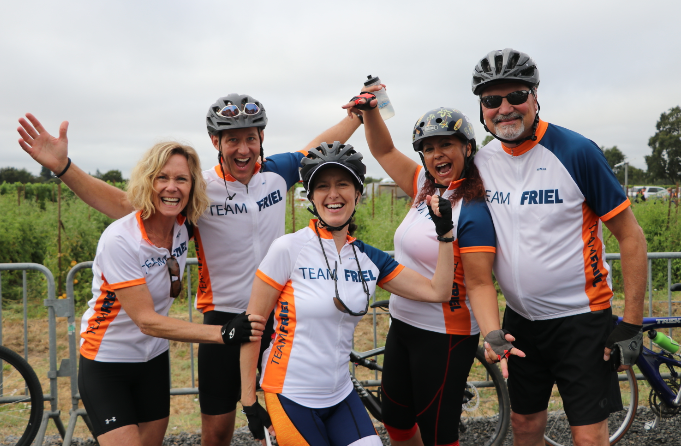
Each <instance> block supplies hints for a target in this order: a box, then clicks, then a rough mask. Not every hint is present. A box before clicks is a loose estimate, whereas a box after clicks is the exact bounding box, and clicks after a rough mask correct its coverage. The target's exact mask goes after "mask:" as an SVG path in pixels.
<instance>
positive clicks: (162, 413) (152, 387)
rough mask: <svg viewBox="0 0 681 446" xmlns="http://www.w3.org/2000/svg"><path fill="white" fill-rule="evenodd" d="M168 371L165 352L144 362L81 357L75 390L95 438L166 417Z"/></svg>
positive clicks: (168, 410)
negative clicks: (103, 360)
mask: <svg viewBox="0 0 681 446" xmlns="http://www.w3.org/2000/svg"><path fill="white" fill-rule="evenodd" d="M169 371H170V369H169V364H168V351H167V350H166V351H165V352H164V353H161V354H160V355H158V356H157V357H155V358H153V359H151V360H149V361H147V362H100V361H93V360H92V359H87V358H85V357H83V356H81V357H80V369H79V371H78V390H79V391H80V397H81V399H82V400H83V405H84V406H85V410H86V411H87V414H88V416H89V418H90V422H91V423H92V429H93V431H94V432H93V434H94V435H95V437H99V436H100V435H102V434H105V433H107V432H109V431H112V430H114V429H117V428H119V427H123V426H128V425H132V424H139V423H146V422H149V421H156V420H160V419H163V418H167V417H168V416H169V415H170V374H169Z"/></svg>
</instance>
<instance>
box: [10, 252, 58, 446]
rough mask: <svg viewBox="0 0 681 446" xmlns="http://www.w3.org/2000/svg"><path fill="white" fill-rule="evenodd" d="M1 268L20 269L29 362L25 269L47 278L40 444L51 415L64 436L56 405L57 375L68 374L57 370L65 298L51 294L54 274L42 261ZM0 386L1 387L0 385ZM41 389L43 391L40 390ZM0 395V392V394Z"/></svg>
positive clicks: (25, 355)
mask: <svg viewBox="0 0 681 446" xmlns="http://www.w3.org/2000/svg"><path fill="white" fill-rule="evenodd" d="M2 271H22V291H23V302H22V303H23V312H24V314H23V317H24V321H23V322H24V359H25V360H26V361H27V362H28V320H27V308H28V302H27V286H26V271H39V272H41V273H43V275H44V276H45V279H46V281H47V299H45V300H44V301H43V303H44V305H45V306H46V307H47V310H48V336H49V358H50V370H49V371H48V372H47V377H48V378H49V380H50V393H49V394H44V395H43V401H49V402H50V410H45V411H44V412H43V419H42V420H41V421H40V429H39V430H38V435H37V436H36V439H35V444H37V445H42V444H43V439H44V438H45V431H46V430H47V423H48V422H49V421H50V419H52V420H54V424H55V425H56V426H57V430H58V431H59V434H60V435H61V436H62V437H64V433H65V431H64V424H63V423H62V421H61V418H60V412H59V407H58V402H59V399H58V398H59V395H58V393H57V377H60V376H68V375H67V374H66V373H67V372H68V371H67V370H64V371H62V369H61V368H60V369H59V370H57V319H56V318H57V317H59V316H62V315H63V314H62V313H63V309H64V307H65V305H64V304H65V302H64V301H60V300H57V299H55V298H54V295H55V294H54V290H55V287H54V277H53V276H52V272H50V270H49V269H47V268H46V267H45V266H43V265H38V264H36V263H0V274H1V272H2ZM0 345H2V280H0ZM1 372H2V368H1V367H0V375H1ZM0 378H1V376H0ZM0 390H1V388H0ZM43 393H44V391H43ZM0 396H2V395H0Z"/></svg>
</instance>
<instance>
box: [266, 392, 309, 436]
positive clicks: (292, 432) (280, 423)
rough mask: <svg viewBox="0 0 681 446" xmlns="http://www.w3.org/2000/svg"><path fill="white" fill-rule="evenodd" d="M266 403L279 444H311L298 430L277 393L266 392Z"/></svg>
mask: <svg viewBox="0 0 681 446" xmlns="http://www.w3.org/2000/svg"><path fill="white" fill-rule="evenodd" d="M265 404H266V405H267V413H268V414H269V415H270V419H271V420H272V426H274V431H275V432H276V433H277V443H278V444H282V445H287V444H295V445H300V446H309V443H308V442H307V441H305V438H303V436H302V435H301V434H300V432H298V429H297V428H296V426H295V425H294V424H293V422H292V421H291V419H290V418H289V417H288V415H287V414H286V410H284V408H283V407H282V405H281V402H280V401H279V397H278V396H277V394H276V393H270V392H265Z"/></svg>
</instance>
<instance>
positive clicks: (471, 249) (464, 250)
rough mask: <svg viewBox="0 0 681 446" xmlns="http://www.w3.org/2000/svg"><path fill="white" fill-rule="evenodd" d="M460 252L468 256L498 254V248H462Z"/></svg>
mask: <svg viewBox="0 0 681 446" xmlns="http://www.w3.org/2000/svg"><path fill="white" fill-rule="evenodd" d="M460 252H461V253H462V254H467V253H469V252H494V253H495V252H497V248H495V247H494V246H468V247H466V248H461V249H460Z"/></svg>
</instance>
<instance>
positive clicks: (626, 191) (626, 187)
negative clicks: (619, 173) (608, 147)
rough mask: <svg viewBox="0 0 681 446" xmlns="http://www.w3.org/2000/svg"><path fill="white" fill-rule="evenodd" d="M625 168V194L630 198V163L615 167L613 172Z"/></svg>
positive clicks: (624, 162)
mask: <svg viewBox="0 0 681 446" xmlns="http://www.w3.org/2000/svg"><path fill="white" fill-rule="evenodd" d="M621 166H624V193H625V194H627V196H629V161H623V162H621V163H619V164H615V165H614V166H613V170H614V169H617V168H618V167H621Z"/></svg>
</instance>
